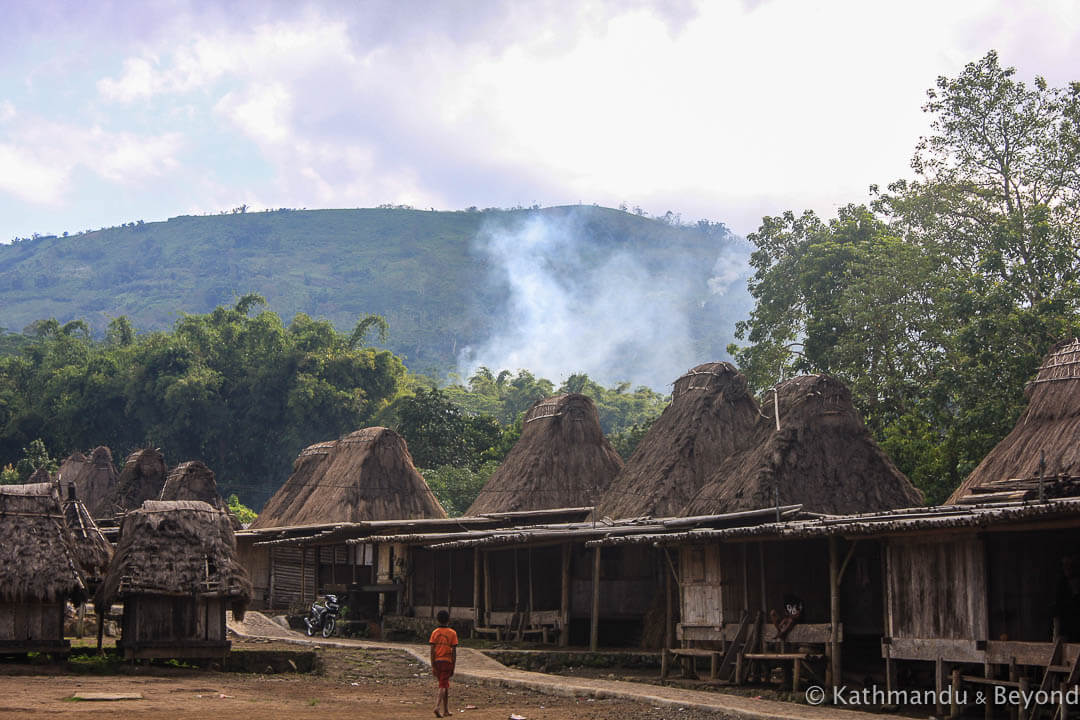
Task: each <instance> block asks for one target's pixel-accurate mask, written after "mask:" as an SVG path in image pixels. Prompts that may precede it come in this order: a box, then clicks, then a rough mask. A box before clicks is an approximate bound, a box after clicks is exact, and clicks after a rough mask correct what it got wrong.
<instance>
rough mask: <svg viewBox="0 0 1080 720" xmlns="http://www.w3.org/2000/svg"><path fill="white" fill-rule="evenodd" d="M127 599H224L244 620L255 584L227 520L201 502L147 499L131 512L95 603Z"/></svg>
mask: <svg viewBox="0 0 1080 720" xmlns="http://www.w3.org/2000/svg"><path fill="white" fill-rule="evenodd" d="M128 595H174V596H178V597H225V598H228V599H229V600H231V601H232V606H233V612H234V613H236V614H237V615H238V617H239V618H241V619H242V618H243V612H244V609H245V608H246V607H247V605H248V603H249V602H250V601H251V581H250V580H249V579H248V574H247V571H246V570H244V568H243V566H242V565H240V563H239V561H238V560H237V556H236V537H235V536H234V535H233V529H232V524H231V523H230V522H229V518H228V516H226V514H225V513H223V512H222V511H221V510H218V509H216V508H213V507H211V506H209V505H207V504H206V503H204V502H199V501H197V500H177V501H162V500H147V501H146V502H144V503H143V504H142V507H141V508H139V509H138V510H133V511H131V512H129V513H127V514H126V515H125V516H124V519H123V521H122V522H121V524H120V542H119V543H118V544H117V546H116V555H115V556H114V557H113V561H112V564H111V565H110V566H109V572H108V574H107V575H106V576H105V580H104V582H102V584H101V587H100V588H99V589H98V591H97V595H96V596H95V598H94V605H95V606H96V607H106V606H108V605H110V604H111V603H112V602H113V601H114V600H116V599H118V598H119V599H122V598H124V597H125V596H128Z"/></svg>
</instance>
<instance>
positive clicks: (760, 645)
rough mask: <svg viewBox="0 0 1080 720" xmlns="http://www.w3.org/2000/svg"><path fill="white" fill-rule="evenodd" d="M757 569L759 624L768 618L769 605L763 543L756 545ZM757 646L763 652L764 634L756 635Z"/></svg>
mask: <svg viewBox="0 0 1080 720" xmlns="http://www.w3.org/2000/svg"><path fill="white" fill-rule="evenodd" d="M758 569H759V570H760V571H761V617H762V620H761V622H764V618H767V617H769V607H768V605H769V603H768V600H767V598H766V597H765V543H764V541H762V542H759V543H758ZM757 644H758V648H759V651H760V652H765V633H764V632H760V633H758V637H757Z"/></svg>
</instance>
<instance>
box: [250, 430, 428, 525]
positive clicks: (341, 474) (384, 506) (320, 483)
mask: <svg viewBox="0 0 1080 720" xmlns="http://www.w3.org/2000/svg"><path fill="white" fill-rule="evenodd" d="M440 517H446V511H445V510H443V507H442V505H440V504H439V501H438V500H437V499H436V498H435V494H434V493H433V492H431V488H430V487H428V484H427V482H426V481H425V480H424V478H423V477H422V476H421V475H420V473H419V471H417V469H416V466H415V465H413V460H412V455H410V454H409V448H408V447H407V446H406V444H405V438H403V437H401V436H400V435H398V434H397V433H396V432H394V431H393V430H389V429H387V428H384V427H370V428H365V429H363V430H357V431H356V432H353V433H350V434H348V435H346V436H345V437H343V438H341V439H340V440H337V441H336V442H331V443H319V444H317V445H312V446H311V447H308V448H306V449H304V450H303V451H302V452H301V453H300V455H299V456H298V457H297V458H296V462H295V463H294V464H293V473H292V475H290V476H289V479H288V480H286V481H285V484H284V485H282V486H281V489H279V490H278V491H277V492H276V493H274V495H273V497H271V498H270V499H269V500H268V501H267V502H266V505H265V506H264V507H263V509H262V512H260V513H259V517H258V518H257V519H256V520H255V522H253V523H252V524H251V527H252V528H253V529H254V528H271V527H284V526H287V525H313V524H316V523H326V522H360V521H363V520H403V519H408V518H440Z"/></svg>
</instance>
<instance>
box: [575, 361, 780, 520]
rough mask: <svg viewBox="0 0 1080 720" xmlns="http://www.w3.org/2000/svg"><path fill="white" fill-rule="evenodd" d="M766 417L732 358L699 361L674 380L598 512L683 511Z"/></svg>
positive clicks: (752, 438) (669, 513)
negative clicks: (667, 398) (728, 360)
mask: <svg viewBox="0 0 1080 720" xmlns="http://www.w3.org/2000/svg"><path fill="white" fill-rule="evenodd" d="M761 430H764V431H766V432H767V430H768V425H767V424H766V421H765V420H764V419H763V418H762V417H761V414H760V413H759V412H758V406H757V403H756V402H755V401H754V398H753V396H752V395H751V394H750V391H749V390H748V389H747V386H746V378H745V377H743V375H742V373H740V372H739V371H738V370H737V369H736V368H735V366H734V365H731V364H730V363H723V362H722V363H706V364H704V365H698V366H697V367H695V368H693V369H692V370H690V371H689V372H687V373H686V374H685V375H683V376H682V377H680V378H679V379H678V380H676V381H675V388H674V390H673V391H672V394H671V404H669V405H668V406H667V408H665V409H664V412H663V414H661V415H660V417H659V418H657V419H656V421H654V422H653V424H652V427H651V428H649V432H648V433H647V434H646V435H645V437H644V438H642V439H641V442H640V443H639V444H638V446H637V449H636V450H635V451H634V454H633V455H632V456H631V457H630V459H629V460H628V461H627V462H626V465H625V467H623V469H622V472H620V473H619V475H618V477H616V478H615V480H614V482H612V483H611V487H610V488H608V491H607V493H605V494H604V497H603V499H601V501H600V504H599V506H598V507H597V510H596V514H597V515H598V516H600V517H604V516H607V517H612V518H630V517H639V516H643V515H651V516H653V517H668V516H673V515H678V514H679V513H681V512H682V510H683V508H684V507H686V504H687V503H688V502H690V499H691V498H692V497H694V495H695V494H696V493H697V492H698V491H699V490H700V489H701V488H702V486H704V485H705V482H706V481H707V480H708V479H709V477H710V476H711V475H712V473H714V472H715V471H716V468H718V467H719V466H720V465H721V464H722V463H723V462H724V460H725V458H727V457H729V456H731V455H732V454H734V453H736V452H738V451H739V450H742V449H744V448H746V447H749V446H752V445H753V444H754V443H756V442H757V439H758V435H759V434H760V432H761Z"/></svg>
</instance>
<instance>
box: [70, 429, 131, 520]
mask: <svg viewBox="0 0 1080 720" xmlns="http://www.w3.org/2000/svg"><path fill="white" fill-rule="evenodd" d="M58 475H59V477H60V478H61V480H63V481H64V483H74V484H75V492H76V494H77V495H78V497H79V500H81V501H82V502H83V504H84V505H86V509H87V511H88V512H89V513H90V516H91V517H94V518H108V517H111V516H112V513H113V506H112V501H113V496H114V494H115V493H116V483H117V472H116V466H115V465H113V458H112V452H110V451H109V448H107V447H105V446H104V445H101V446H98V447H96V448H94V451H93V452H92V453H91V454H90V457H87V456H86V455H83V454H82V453H81V452H75V453H72V454H71V455H69V456H68V457H67V459H66V460H64V462H63V463H61V465H60V471H59V473H58Z"/></svg>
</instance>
